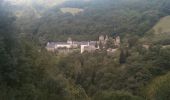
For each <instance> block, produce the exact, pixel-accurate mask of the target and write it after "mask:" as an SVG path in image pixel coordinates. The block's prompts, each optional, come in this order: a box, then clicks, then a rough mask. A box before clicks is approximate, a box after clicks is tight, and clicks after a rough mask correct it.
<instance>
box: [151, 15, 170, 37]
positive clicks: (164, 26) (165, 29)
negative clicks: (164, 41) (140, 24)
mask: <svg viewBox="0 0 170 100" xmlns="http://www.w3.org/2000/svg"><path fill="white" fill-rule="evenodd" d="M153 29H154V31H155V34H161V33H170V16H166V17H164V18H162V19H161V20H160V21H159V22H158V23H157V24H156V25H155V26H154V27H153Z"/></svg>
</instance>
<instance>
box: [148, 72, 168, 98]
mask: <svg viewBox="0 0 170 100" xmlns="http://www.w3.org/2000/svg"><path fill="white" fill-rule="evenodd" d="M169 82H170V74H169V73H168V74H167V75H163V76H161V77H158V78H156V79H154V80H153V81H152V82H151V84H150V85H149V86H148V88H147V89H146V90H147V91H146V93H147V94H146V95H147V97H148V99H149V100H169V99H170V96H169V94H170V91H169V90H170V84H169Z"/></svg>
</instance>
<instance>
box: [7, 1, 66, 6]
mask: <svg viewBox="0 0 170 100" xmlns="http://www.w3.org/2000/svg"><path fill="white" fill-rule="evenodd" d="M6 1H10V2H11V3H12V4H16V5H17V4H22V5H24V4H25V5H29V4H31V3H39V4H44V5H50V6H52V5H56V4H60V3H63V2H64V1H68V0H6Z"/></svg>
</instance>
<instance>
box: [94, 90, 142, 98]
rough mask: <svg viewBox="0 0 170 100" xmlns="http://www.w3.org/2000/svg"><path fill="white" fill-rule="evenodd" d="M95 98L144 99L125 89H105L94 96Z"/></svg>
mask: <svg viewBox="0 0 170 100" xmlns="http://www.w3.org/2000/svg"><path fill="white" fill-rule="evenodd" d="M94 100H144V99H142V98H140V97H137V96H133V95H132V94H130V93H128V92H123V91H116V92H113V91H103V92H99V93H97V94H96V95H95V96H94Z"/></svg>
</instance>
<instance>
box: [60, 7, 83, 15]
mask: <svg viewBox="0 0 170 100" xmlns="http://www.w3.org/2000/svg"><path fill="white" fill-rule="evenodd" d="M60 10H61V11H62V12H63V13H71V14H73V15H75V14H77V13H79V12H82V11H83V9H79V8H61V9H60Z"/></svg>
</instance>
